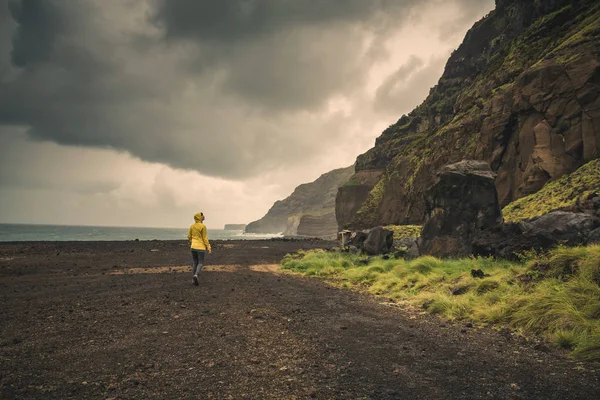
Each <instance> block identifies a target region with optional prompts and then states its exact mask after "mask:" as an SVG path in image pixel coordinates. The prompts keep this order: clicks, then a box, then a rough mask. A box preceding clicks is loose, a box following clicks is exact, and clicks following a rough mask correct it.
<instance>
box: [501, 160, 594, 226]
mask: <svg viewBox="0 0 600 400" xmlns="http://www.w3.org/2000/svg"><path fill="white" fill-rule="evenodd" d="M593 193H600V159H596V160H593V161H590V162H589V163H587V164H585V165H584V166H582V167H581V168H579V169H578V170H577V171H575V172H573V173H572V174H568V175H563V177H561V178H560V179H558V180H556V181H552V182H548V183H547V184H546V185H545V186H544V187H543V188H542V189H541V190H539V191H538V192H536V193H534V194H531V195H529V196H526V197H523V198H521V199H519V200H516V201H513V202H512V203H510V204H509V205H507V206H506V207H504V209H503V210H502V215H503V216H504V220H505V221H506V222H518V221H521V220H524V219H529V218H534V217H539V216H542V215H544V214H547V213H549V212H551V211H554V210H558V209H560V208H563V207H570V206H573V205H575V204H576V203H577V202H578V201H582V200H586V199H587V198H588V197H589V196H590V195H592V194H593Z"/></svg>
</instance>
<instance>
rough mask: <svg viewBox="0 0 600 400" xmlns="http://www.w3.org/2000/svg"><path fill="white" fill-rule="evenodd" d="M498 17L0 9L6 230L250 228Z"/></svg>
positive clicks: (488, 5)
mask: <svg viewBox="0 0 600 400" xmlns="http://www.w3.org/2000/svg"><path fill="white" fill-rule="evenodd" d="M493 7H494V1H493V0H19V1H16V0H0V222H10V223H50V224H83V225H116V226H120V225H123V226H159V227H160V226H164V227H182V226H183V227H187V226H188V225H189V223H191V222H192V215H193V214H194V213H195V212H197V211H200V210H202V211H203V212H204V213H205V215H206V216H207V219H206V223H207V225H208V227H210V228H222V226H223V224H225V223H248V222H250V221H252V220H255V219H258V218H260V217H262V216H263V215H264V214H265V213H266V212H267V210H268V209H269V208H270V207H271V206H272V204H273V202H274V201H276V200H279V199H283V198H285V197H287V196H288V195H289V194H290V193H291V192H292V191H293V189H294V188H295V187H296V186H297V185H299V184H301V183H306V182H310V181H313V180H315V179H316V178H317V177H319V176H320V175H321V174H323V173H325V172H328V171H330V170H332V169H335V168H340V167H346V166H348V165H351V164H352V163H353V162H354V160H355V158H356V156H357V155H359V154H360V153H362V152H364V151H366V150H368V149H369V148H370V147H372V146H373V144H374V140H375V138H376V137H377V136H379V134H380V133H381V131H382V130H383V129H385V128H386V127H387V126H388V125H390V124H392V123H394V122H395V121H396V120H398V118H400V116H401V115H402V114H404V113H408V112H409V111H411V110H412V109H413V108H414V107H415V106H416V105H418V104H419V103H421V102H422V101H423V100H424V99H425V97H426V95H427V93H428V91H429V88H430V87H431V86H433V85H435V83H436V82H437V80H438V79H439V77H440V76H441V73H442V71H443V68H444V65H445V62H446V60H447V58H448V56H449V55H450V53H451V52H452V50H454V49H455V48H456V47H457V46H458V45H459V44H460V42H461V41H462V39H463V38H464V35H465V33H466V31H467V30H468V29H469V28H470V27H471V25H472V24H473V23H474V22H475V21H477V20H479V19H480V18H481V17H483V16H484V15H486V14H487V13H488V12H489V11H491V10H492V9H493Z"/></svg>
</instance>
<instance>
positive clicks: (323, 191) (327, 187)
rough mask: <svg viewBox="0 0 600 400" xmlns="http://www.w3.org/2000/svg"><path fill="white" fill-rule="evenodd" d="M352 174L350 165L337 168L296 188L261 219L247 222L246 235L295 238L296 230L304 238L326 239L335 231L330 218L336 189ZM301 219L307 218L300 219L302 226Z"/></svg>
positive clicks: (332, 219)
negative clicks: (289, 236)
mask: <svg viewBox="0 0 600 400" xmlns="http://www.w3.org/2000/svg"><path fill="white" fill-rule="evenodd" d="M353 173H354V166H350V167H347V168H340V169H336V170H333V171H330V172H328V173H326V174H323V175H321V176H320V177H319V178H318V179H317V180H315V181H314V182H311V183H305V184H302V185H300V186H298V187H297V188H296V189H295V190H294V192H293V193H292V194H291V195H290V196H289V197H287V198H286V199H284V200H280V201H277V202H275V204H273V206H272V207H271V209H270V210H269V211H268V212H267V214H266V215H265V216H264V217H262V218H261V219H259V220H258V221H254V222H251V223H249V224H248V225H247V226H246V232H248V233H280V232H283V233H284V234H286V235H296V234H299V232H298V229H300V231H302V232H304V233H303V234H306V235H307V236H330V233H331V230H332V229H333V231H337V226H336V221H335V217H334V218H332V215H333V216H335V196H336V194H337V190H338V187H339V186H341V185H342V184H343V183H344V182H346V181H348V179H349V178H350V177H351V176H352V174H353ZM303 216H311V218H308V219H307V218H304V223H302V218H303ZM299 227H301V228H299Z"/></svg>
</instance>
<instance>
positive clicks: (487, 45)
mask: <svg viewBox="0 0 600 400" xmlns="http://www.w3.org/2000/svg"><path fill="white" fill-rule="evenodd" d="M598 157H600V3H598V2H597V1H593V0H580V1H567V0H548V1H544V2H539V1H534V0H520V1H517V0H497V1H496V9H495V10H494V11H492V12H491V13H490V14H489V15H488V16H487V17H485V18H484V19H482V20H481V21H479V22H478V23H476V24H475V25H474V26H473V28H471V30H470V31H469V32H468V33H467V35H466V37H465V39H464V41H463V43H462V44H461V45H460V47H459V48H458V49H457V50H456V51H455V52H454V53H453V54H452V56H451V57H450V59H449V60H448V63H447V65H446V68H445V71H444V74H443V75H442V77H441V79H440V80H439V82H438V84H437V85H436V86H435V87H434V88H432V89H431V91H430V94H429V96H428V97H427V99H426V100H425V101H424V102H423V103H422V104H421V105H420V106H418V107H417V108H416V109H415V110H413V111H412V112H411V113H409V114H408V115H405V116H402V118H400V120H398V122H396V123H395V124H393V125H391V126H390V127H389V128H388V129H386V130H385V131H384V132H383V133H382V134H381V136H380V137H379V138H378V139H377V140H376V143H375V147H373V148H372V149H371V150H369V151H367V152H366V153H364V154H362V155H360V156H359V157H358V158H357V162H356V169H355V174H354V175H353V176H352V177H351V178H350V179H349V180H348V182H346V184H345V185H343V186H342V187H341V188H340V189H339V191H338V194H337V198H336V217H337V222H338V226H339V227H340V228H346V227H352V228H368V227H372V226H376V225H387V224H407V223H409V224H420V223H421V222H422V219H423V215H424V202H423V193H424V191H425V189H427V188H428V187H429V186H430V185H431V184H432V183H433V181H434V178H435V171H436V170H438V169H439V168H441V167H442V166H443V165H446V164H450V163H453V162H458V161H460V160H462V159H475V160H484V161H486V162H488V163H489V165H490V166H491V167H492V169H493V170H494V172H496V173H497V175H498V178H497V180H496V187H497V191H498V195H499V200H500V203H501V205H502V206H504V205H506V204H508V203H510V202H512V201H514V200H516V199H518V198H521V197H523V196H526V195H528V194H531V193H534V192H536V191H538V190H539V189H540V188H542V187H543V186H544V184H545V183H546V182H548V181H550V180H555V179H558V178H560V177H561V176H562V175H564V174H566V173H570V172H572V171H574V170H576V169H577V168H578V167H580V166H581V165H583V164H584V163H586V162H587V161H590V160H592V159H595V158H598Z"/></svg>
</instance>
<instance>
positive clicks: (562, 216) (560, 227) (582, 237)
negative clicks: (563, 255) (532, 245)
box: [521, 211, 598, 245]
mask: <svg viewBox="0 0 600 400" xmlns="http://www.w3.org/2000/svg"><path fill="white" fill-rule="evenodd" d="M521 226H522V227H523V232H524V233H533V234H535V235H546V236H551V237H553V238H554V239H555V240H557V241H559V242H561V243H565V244H573V245H576V244H581V243H584V242H585V241H586V240H587V237H588V236H589V234H590V232H591V231H592V230H593V229H594V228H596V227H597V226H598V219H597V218H596V217H594V216H593V215H589V214H585V213H573V212H565V211H554V212H551V213H548V214H545V215H542V216H541V217H538V218H534V219H532V220H530V221H523V222H521Z"/></svg>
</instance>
